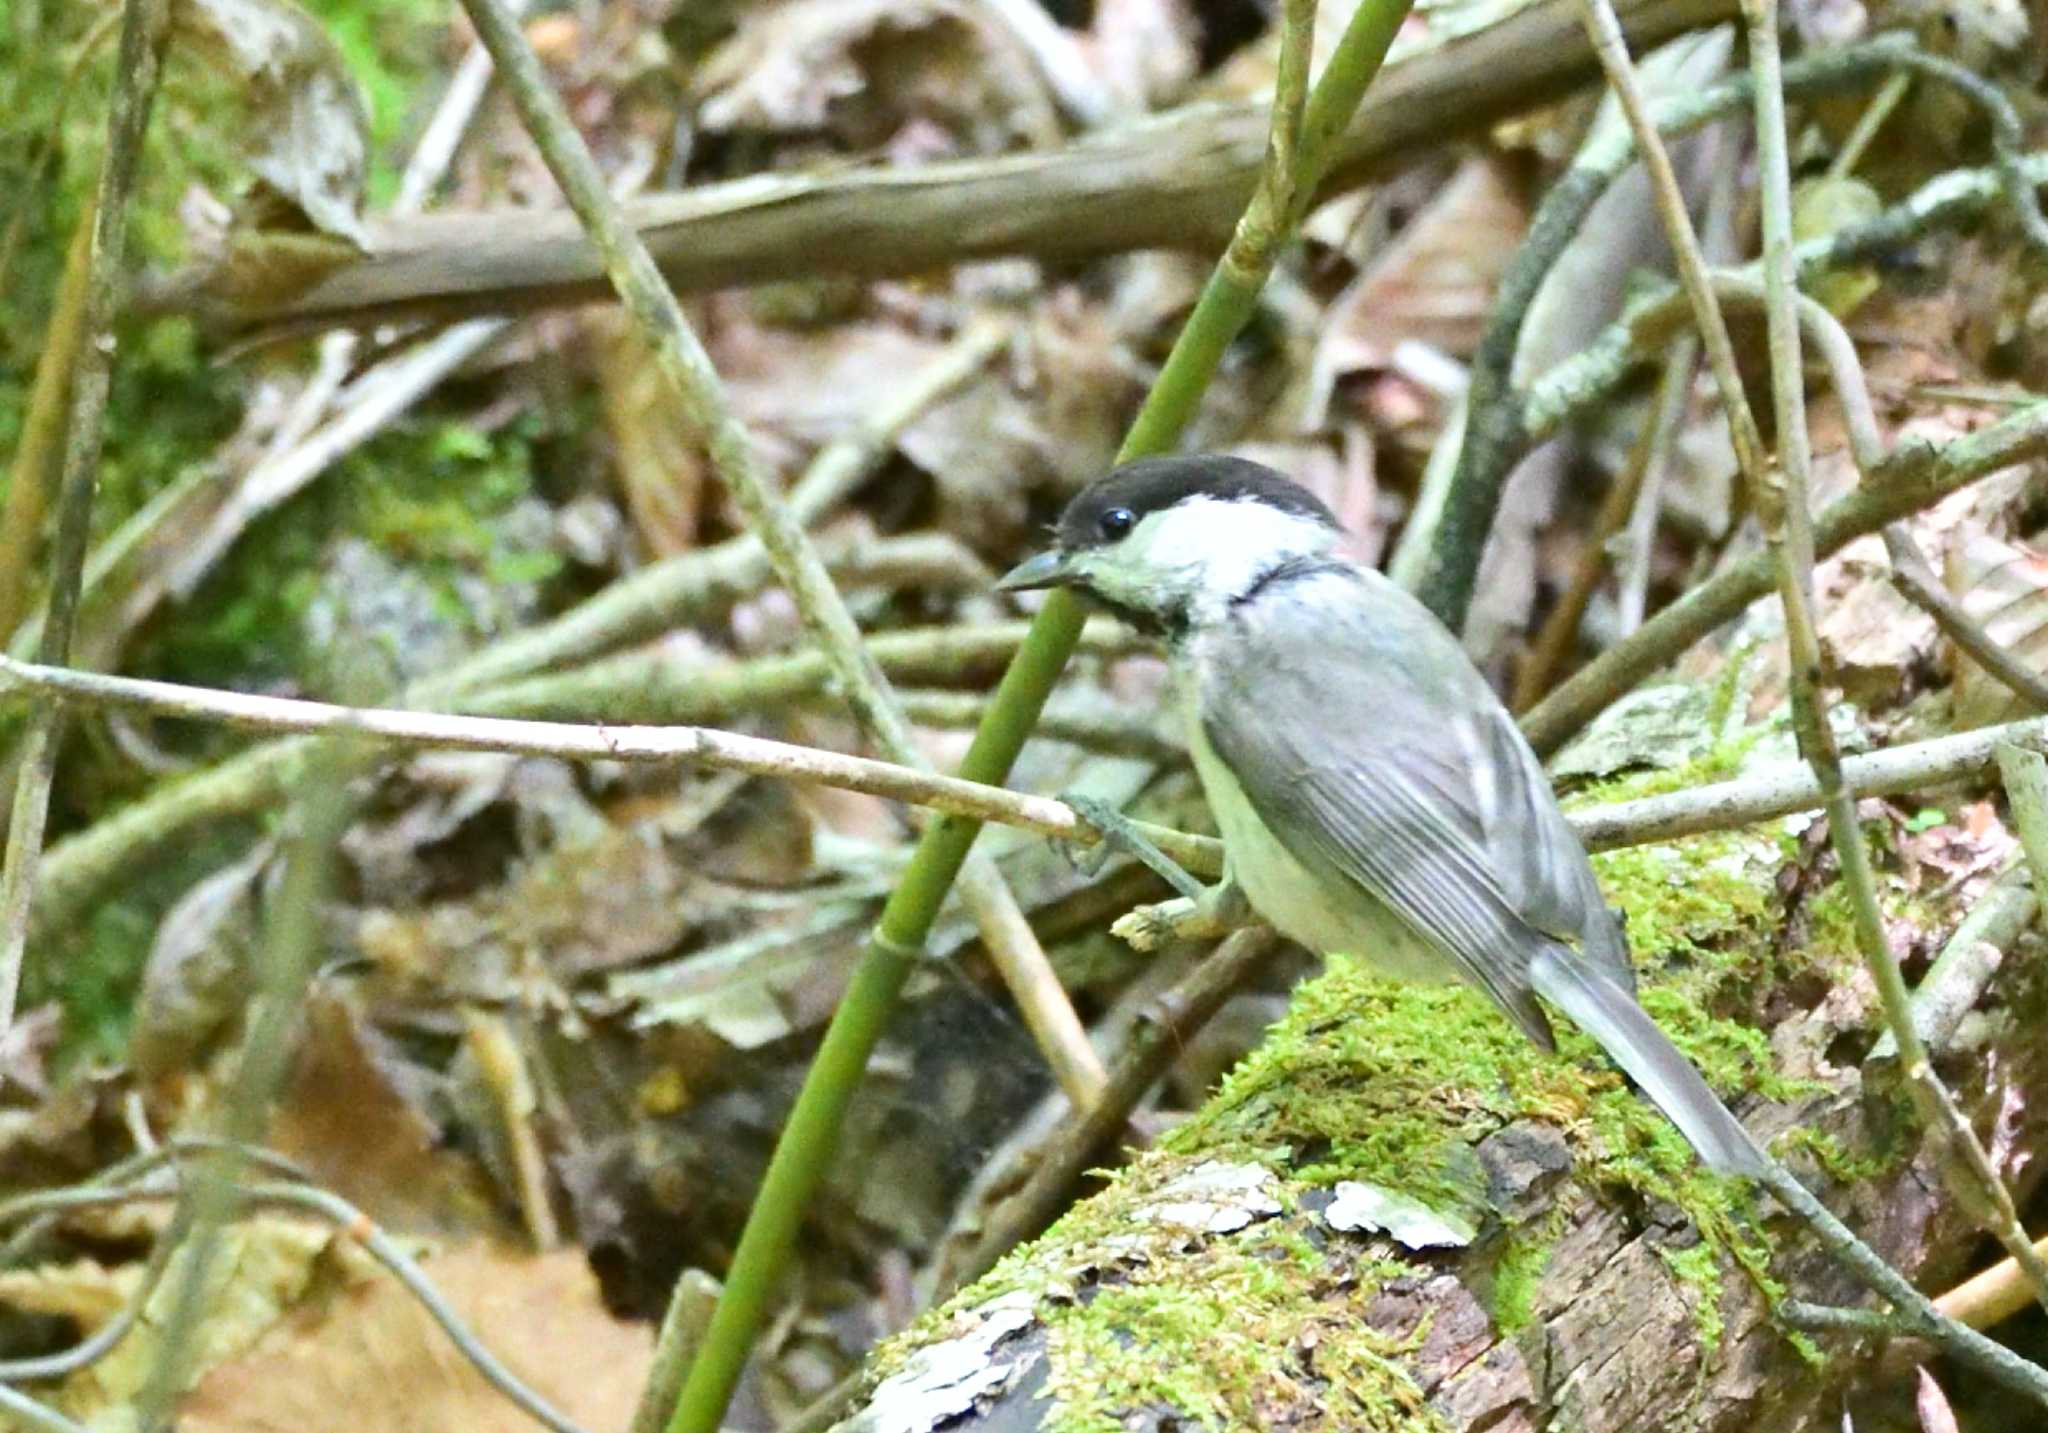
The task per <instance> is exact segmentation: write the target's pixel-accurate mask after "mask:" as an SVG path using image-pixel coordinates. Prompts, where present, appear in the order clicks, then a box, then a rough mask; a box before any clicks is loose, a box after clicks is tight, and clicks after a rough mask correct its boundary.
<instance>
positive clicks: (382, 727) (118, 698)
mask: <svg viewBox="0 0 2048 1433" xmlns="http://www.w3.org/2000/svg"><path fill="white" fill-rule="evenodd" d="M4 682H11V683H17V684H22V685H28V686H34V687H37V688H42V689H47V690H49V691H51V692H52V693H54V694H56V695H59V696H61V697H63V698H64V699H66V700H72V701H80V702H88V703H93V704H103V705H112V706H123V707H129V708H132V709H136V710H143V711H151V712H156V713H160V714H162V715H166V716H178V717H187V718H191V719H194V720H200V721H217V722H221V723H223V724H225V725H231V726H237V727H243V728H246V729H250V730H256V731H273V732H289V733H293V734H297V735H302V736H314V735H318V734H321V733H325V732H331V731H335V730H348V731H351V732H353V733H355V734H357V735H359V736H360V737H361V738H363V739H365V740H374V741H383V742H388V743H390V744H393V745H397V746H417V747H444V748H448V749H452V750H469V751H504V752H517V753H520V754H522V755H531V756H555V757H560V758H562V759H564V760H570V761H597V760H603V761H618V762H625V763H651V764H663V763H694V764H698V765H702V766H707V767H715V768H720V769H727V770H740V771H750V772H753V773H755V774H757V775H761V776H768V777H775V778H780V779H786V780H793V781H811V782H817V783H818V784H821V785H830V786H838V787H843V788H844V789H846V790H849V791H861V792H865V793H867V794H869V795H873V796H880V797H883V798H885V799H888V800H892V801H902V802H906V803H910V804H914V805H920V806H925V807H928V808H930V809H932V810H935V811H951V812H956V813H958V814H960V815H963V816H969V817H972V818H973V819H976V820H983V821H995V822H999V823H1001V824H1003V825H1007V826H1014V827H1016V828H1018V829H1019V830H1026V831H1033V832H1036V833H1038V834H1040V835H1044V836H1048V837H1051V838H1053V839H1055V840H1061V841H1072V842H1076V843H1081V844H1088V843H1090V842H1092V841H1093V840H1094V839H1095V833H1094V832H1093V829H1092V828H1091V827H1090V826H1089V825H1088V823H1087V821H1086V819H1085V818H1083V817H1082V816H1081V815H1080V814H1079V813H1077V812H1076V811H1074V810H1073V808H1071V807H1069V806H1067V805H1066V804H1065V803H1063V802H1060V801H1057V800H1054V799H1052V798H1050V797H1045V796H1031V795H1027V794H1025V793H1023V792H1017V791H1012V790H1010V789H1008V788H1007V787H1001V786H984V785H981V784H979V783H977V782H972V781H966V780H963V779H961V778H959V777H953V776H945V775H939V774H935V773H931V772H924V771H918V770H914V769H912V768H910V767H903V766H896V765H893V764H891V763H889V762H884V761H877V760H874V759H873V758H870V757H859V756H847V755H844V754H842V753H839V752H830V751H821V750H818V749H816V748H813V747H806V746H796V745H793V744H790V743H786V742H777V741H770V740H768V739H766V738H762V737H754V736H746V735H742V734H740V733H736V732H724V731H718V730H715V729H713V728H708V727H695V726H680V727H679V726H636V725H619V726H592V725H578V724H573V723H567V722H549V721H531V720H519V719H513V718H507V717H475V716H453V715H446V714H441V713H434V712H420V711H413V710H409V709H396V708H358V707H339V706H330V705H328V704H326V703H323V702H308V701H300V700H297V699H293V698H286V697H266V696H256V695H251V694H248V693H242V692H224V691H213V690H210V689H207V688H202V687H183V686H178V685H176V684H174V683H170V682H157V681H150V680H145V679H142V678H136V677H118V676H109V675H106V674H103V673H98V672H79V671H74V670H71V669H69V668H44V667H37V666H34V665H33V664H30V663H25V662H17V661H14V660H13V659H11V658H0V683H4ZM2008 742H2009V743H2011V744H2013V745H2015V746H2019V747H2022V748H2024V749H2026V750H2029V751H2048V717H2029V718H2026V719H2025V720H2022V721H2014V722H2006V723H2003V724H2001V725H1998V726H1991V727H1984V728H1981V729H1979V730H1977V731H1969V732H1961V733H1958V734H1955V735H1952V736H1943V737H1933V738H1930V739H1928V740H1926V741H1918V742H1908V743H1906V744H1904V745H1901V746H1894V747H1889V748H1886V749H1885V750H1882V751H1876V752H1870V753H1866V754H1863V755H1856V756H1849V757H1845V758H1844V759H1843V762H1842V779H1843V783H1844V785H1845V786H1846V787H1847V789H1848V790H1849V791H1850V792H1851V793H1853V794H1854V795H1855V796H1856V797H1858V798H1859V799H1860V798H1862V797H1866V796H1898V795H1903V794H1905V793H1908V792H1912V791H1921V790H1925V789H1927V788H1928V787H1930V786H1937V785H1941V784H1943V783H1945V782H1952V781H1958V780H1964V779H1968V778H1973V777H1976V776H1979V775H1981V774H1983V773H1985V772H1987V771H1989V770H1990V769H1992V767H1993V766H1994V765H1995V764H1996V761H1997V752H1998V747H1999V745H2000V743H2008ZM1821 804H1822V796H1821V791H1820V788H1819V786H1818V784H1817V783H1816V781H1815V779H1814V776H1813V772H1812V770H1811V768H1809V767H1808V766H1806V765H1805V764H1804V763H1803V762H1796V761H1793V762H1782V763H1778V764H1777V765H1775V766H1772V767H1766V768H1764V769H1762V770H1760V771H1756V772H1752V773H1751V774H1749V775H1747V776H1740V777H1735V778H1733V779H1730V780H1727V781H1719V782H1712V783H1709V784H1707V785H1704V786H1694V787H1688V788H1687V789H1685V790H1683V791H1675V792H1670V793H1666V794H1664V795H1660V796H1641V797H1635V798H1633V799H1630V800H1626V801H1616V802H1611V803H1608V804H1605V805H1601V806H1593V807H1581V808H1578V809H1576V810H1573V811H1571V812H1570V813H1568V814H1569V817H1570V820H1571V823H1572V827H1573V829H1574V830H1575V831H1577V832H1578V833H1579V837H1580V839H1581V840H1583V841H1584V842H1585V843H1586V844H1587V846H1588V847H1590V848H1591V849H1593V850H1596V851H1606V850H1613V849H1616V848H1618V847H1624V846H1640V845H1649V844H1652V843H1658V842H1667V841H1674V840H1678V839H1680V838H1682V837H1685V836H1694V835H1699V834H1702V833H1704V832H1709V831H1726V830H1733V829H1736V828H1738V827H1742V826H1751V825H1756V824H1758V823H1760V822H1764V821H1769V820H1772V819H1774V818H1777V817H1781V816H1789V815H1791V814H1793V813H1795V812H1799V811H1811V810H1814V809H1815V808H1817V807H1818V806H1820V805H1821ZM1138 829H1139V830H1140V831H1141V832H1142V833H1143V834H1144V835H1145V836H1146V837H1147V838H1148V839H1150V840H1151V841H1153V842H1154V843H1155V844H1157V845H1158V846H1159V847H1160V849H1162V850H1163V851H1165V852H1166V853H1167V854H1168V855H1170V856H1172V857H1173V859H1174V860H1175V861H1177V862H1178V863H1180V864H1181V865H1183V866H1185V867H1186V868H1187V869H1188V870H1189V871H1191V872H1193V873H1195V874H1197V875H1205V876H1214V875H1216V874H1218V873H1219V872H1220V870H1221V847H1220V846H1219V845H1218V844H1217V843H1216V842H1215V841H1214V840H1213V838H1209V837H1199V836H1190V835H1188V834H1187V833H1185V832H1179V831H1174V830H1172V829H1170V828H1168V827H1164V826H1156V825H1151V824H1146V823H1140V825H1139V827H1138Z"/></svg>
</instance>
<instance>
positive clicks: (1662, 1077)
mask: <svg viewBox="0 0 2048 1433" xmlns="http://www.w3.org/2000/svg"><path fill="white" fill-rule="evenodd" d="M1529 982H1530V984H1531V985H1533V986H1534V987H1535V988H1536V993H1537V994H1539V995H1541V996H1542V997H1543V998H1544V999H1546V1000H1548V1001H1550V1002H1551V1003H1552V1004H1553V1005H1556V1006H1557V1007H1558V1008H1559V1009H1560V1010H1562V1011H1564V1013H1565V1014H1567V1015H1569V1016H1571V1018H1572V1020H1573V1022H1574V1023H1575V1024H1577V1025H1578V1027H1579V1028H1580V1029H1582V1030H1584V1031H1585V1032H1586V1033H1587V1034H1588V1035H1591V1036H1592V1037H1593V1038H1594V1039H1595V1040H1597V1041H1598V1042H1599V1043H1600V1048H1601V1049H1603V1050H1605V1051H1606V1052H1607V1053H1608V1055H1609V1056H1611V1057H1612V1058H1613V1060H1614V1062H1615V1063H1616V1064H1617V1065H1619V1066H1621V1068H1622V1069H1624V1070H1626V1071H1627V1072H1628V1075H1629V1078H1631V1079H1632V1080H1634V1081H1635V1082H1636V1084H1637V1085H1639V1086H1641V1087H1642V1091H1643V1093H1644V1094H1646V1095H1648V1096H1649V1097H1650V1100H1651V1102H1652V1103H1653V1104H1655V1105H1656V1106H1657V1108H1658V1109H1660V1110H1662V1111H1663V1112H1664V1115H1665V1117H1666V1118H1667V1119H1669V1120H1670V1121H1671V1122H1672V1123H1673V1124H1675V1125H1677V1126H1678V1132H1679V1133H1680V1134H1682V1135H1684V1136H1685V1137H1686V1140H1687V1141H1688V1142H1689V1143H1690V1144H1691V1145H1692V1147H1693V1148H1694V1149H1695V1150H1697V1151H1699V1156H1700V1158H1701V1159H1702V1160H1704V1161H1706V1163H1707V1165H1708V1166H1709V1167H1710V1168H1713V1169H1716V1170H1719V1171H1720V1172H1722V1173H1723V1174H1742V1175H1748V1176H1751V1177H1755V1176H1757V1175H1759V1174H1761V1173H1762V1172H1763V1171H1764V1170H1765V1169H1767V1168H1769V1167H1770V1165H1771V1158H1770V1156H1769V1155H1767V1154H1765V1153H1764V1152H1763V1150H1762V1148H1761V1147H1759V1146H1758V1144H1757V1142H1756V1141H1755V1140H1754V1139H1751V1138H1750V1135H1749V1131H1748V1130H1746V1129H1744V1128H1743V1127H1742V1122H1741V1121H1740V1120H1738V1119H1736V1118H1735V1116H1734V1115H1733V1114H1731V1113H1729V1110H1728V1107H1727V1106H1726V1105H1724V1104H1722V1103H1721V1098H1720V1096H1718V1095H1716V1094H1715V1093H1714V1092H1713V1090H1712V1089H1711V1088H1710V1087H1709V1086H1708V1084H1707V1082H1706V1081H1705V1080H1704V1079H1702V1078H1700V1072H1699V1071H1698V1070H1696V1069H1694V1068H1693V1065H1692V1062H1691V1061H1690V1060H1688V1059H1686V1058H1685V1056H1684V1055H1682V1054H1680V1053H1679V1051H1678V1047H1677V1046H1676V1045H1673V1044H1672V1043H1671V1040H1670V1037H1668V1036H1667V1035H1665V1033H1664V1032H1663V1031H1662V1030H1660V1029H1658V1028H1657V1022H1656V1021H1654V1020H1652V1019H1651V1018H1650V1016H1649V1014H1648V1012H1647V1011H1645V1010H1644V1009H1643V1007H1642V1006H1641V1005H1640V1004H1638V1003H1637V1001H1636V998H1635V996H1633V995H1631V994H1630V993H1629V992H1628V991H1626V990H1624V989H1622V987H1621V985H1620V983H1619V982H1617V981H1615V980H1614V979H1612V978H1611V977H1609V976H1607V975H1605V974H1603V973H1602V972H1600V971H1599V970H1596V969H1591V968H1589V967H1588V966H1587V964H1586V963H1585V961H1584V959H1583V958H1582V957H1579V956H1577V955H1576V954H1575V953H1574V952H1572V951H1570V950H1568V949H1566V948H1565V947H1563V946H1550V947H1547V948H1545V949H1544V951H1543V952H1542V953H1541V954H1539V955H1538V956H1537V957H1536V959H1535V960H1534V961H1533V962H1531V964H1530V967H1529Z"/></svg>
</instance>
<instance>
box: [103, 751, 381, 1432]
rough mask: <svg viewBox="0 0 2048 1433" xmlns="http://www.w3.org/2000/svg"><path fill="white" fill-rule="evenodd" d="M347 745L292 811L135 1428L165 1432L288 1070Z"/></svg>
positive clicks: (336, 836)
mask: <svg viewBox="0 0 2048 1433" xmlns="http://www.w3.org/2000/svg"><path fill="white" fill-rule="evenodd" d="M350 745H351V744H350V743H348V742H347V738H345V737H344V738H335V739H333V740H332V742H331V743H330V744H328V745H325V746H323V747H321V748H319V750H318V752H317V755H316V757H315V759H314V762H313V769H312V770H311V771H310V772H309V776H310V778H311V779H310V780H309V781H308V782H307V784H306V788H305V789H306V790H307V791H308V792H310V793H312V794H311V795H310V796H309V797H308V798H307V800H305V801H304V802H303V803H301V805H300V806H299V808H298V811H297V822H298V828H299V829H298V830H297V831H296V832H295V833H294V835H293V837H292V840H291V842H290V849H289V855H288V857H287V859H286V862H285V876H284V882H283V884H282V886H281V888H280V889H279V891H278V896H277V905H276V907H275V910H274V912H273V914H272V916H271V918H270V921H269V928H268V931H267V932H266V937H265V941H264V950H263V962H262V968H261V984H260V987H259V988H258V990H257V991H256V999H255V1003H254V1008H253V1013H252V1014H251V1016H250V1018H249V1022H248V1029H247V1031H246V1033H244V1035H243V1036H242V1052H241V1059H240V1062H239V1063H238V1065H237V1067H236V1070H235V1082H234V1085H233V1087H232V1088H231V1089H230V1091H229V1093H228V1098H227V1103H226V1107H225V1109H224V1111H223V1113H222V1116H221V1130H220V1133H221V1136H222V1137H223V1138H224V1139H225V1140H226V1141H227V1142H228V1147H226V1148H223V1149H221V1150H220V1151H218V1152H217V1153H215V1154H214V1155H212V1156H211V1157H210V1158H207V1159H203V1160H199V1161H196V1162H195V1164H194V1167H193V1171H192V1178H191V1182H190V1183H189V1184H188V1185H187V1186H186V1188H185V1191H184V1194H183V1195H182V1197H181V1198H180V1200H179V1207H180V1216H181V1217H182V1218H184V1219H187V1220H189V1221H190V1227H191V1234H190V1236H189V1237H188V1238H187V1240H186V1242H185V1246H184V1264H183V1267H182V1268H181V1269H180V1270H179V1271H178V1274H177V1278H176V1283H175V1284H174V1285H173V1287H172V1289H171V1297H170V1309H169V1312H168V1313H167V1314H166V1315H165V1318H164V1322H163V1326H162V1328H161V1330H160V1334H159V1342H158V1346H157V1352H156V1356H155V1362H154V1365H153V1366H152V1368H151V1369H150V1374H149V1378H148V1381H147V1382H146V1383H144V1384H143V1386H142V1389H141V1391H140V1393H139V1395H138V1397H137V1399H136V1406H137V1410H138V1417H137V1420H136V1421H137V1426H138V1427H141V1428H146V1429H155V1428H161V1427H164V1426H166V1415H167V1414H168V1413H169V1411H170V1409H171V1407H172V1405H173V1404H174V1403H175V1402H176V1401H177V1399H178V1398H179V1396H180V1395H182V1394H183V1393H184V1391H185V1386H186V1383H187V1382H188V1380H189V1379H190V1377H191V1374H192V1360H193V1357H194V1349H193V1345H194V1343H195V1342H196V1340H197V1336H198V1334H199V1330H200V1325H201V1323H202V1322H203V1321H204V1319H205V1317H206V1313H207V1307H208V1305H209V1304H210V1303H211V1302H212V1301H213V1298H214V1295H215V1293H216V1292H217V1290H216V1288H215V1272H214V1271H215V1268H216V1266H217V1264H218V1263H219V1260H220V1254H221V1233H222V1230H223V1228H224V1226H225V1225H226V1223H227V1221H228V1219H229V1218H230V1216H231V1215H232V1214H233V1212H234V1209H235V1206H236V1204H237V1202H238V1197H239V1196H238V1195H237V1192H236V1190H237V1185H238V1183H239V1181H240V1179H241V1176H242V1174H243V1171H244V1169H245V1167H246V1166H247V1164H248V1160H247V1158H246V1157H245V1156H244V1155H243V1154H242V1153H241V1151H242V1150H243V1149H245V1148H248V1147H251V1146H255V1145H260V1144H261V1143H262V1138H263V1129H264V1126H265V1124H266V1123H267V1121H268V1120H269V1117H270V1109H271V1104H272V1102H273V1101H274V1100H275V1099H276V1096H277V1092H278V1089H279V1088H280V1087H281V1086H282V1085H283V1083H284V1078H285V1074H286V1072H287V1071H288V1070H289V1069H290V1064H291V1056H292V1052H293V1050H294V1049H295V1042H294V1041H293V1039H292V1030H293V1027H294V1026H295V1025H296V1024H297V1023H298V1018H299V1011H300V1007H301V1004H302V1002H303V1000H304V996H305V992H306V986H307V985H308V984H309V983H310V982H311V980H312V978H313V972H314V970H315V969H316V968H317V966H318V964H319V961H320V957H321V954H322V952H323V950H324V948H325V947H324V945H323V931H322V927H321V908H322V906H323V904H324V902H325V900H326V895H327V890H328V886H329V884H330V881H331V877H332V875H333V869H334V852H335V848H336V846H337V845H338V844H339V843H340V841H341V835H342V832H343V831H345V830H346V829H347V828H348V823H349V819H350V817H351V816H352V815H353V814H354V805H353V803H352V802H351V801H350V799H349V796H348V781H349V777H350V776H351V775H353V774H354V772H355V769H356V767H357V766H358V765H359V764H360V760H361V758H360V757H357V756H355V755H354V754H352V753H351V752H350V750H349V746H350Z"/></svg>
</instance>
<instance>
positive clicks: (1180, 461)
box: [1056, 453, 1338, 552]
mask: <svg viewBox="0 0 2048 1433" xmlns="http://www.w3.org/2000/svg"><path fill="white" fill-rule="evenodd" d="M1189 497H1205V498H1217V499H1220V500H1222V501H1226V502H1228V501H1231V500H1233V499H1239V498H1243V499H1249V500H1253V501H1257V502H1263V503H1268V504H1270V505H1272V506H1273V507H1276V508H1279V509H1280V510H1281V511H1283V512H1290V513H1296V514H1299V515H1300V516H1302V517H1309V518H1314V519H1315V520H1316V521H1318V522H1321V523H1326V524H1328V525H1329V526H1330V527H1332V528H1335V527H1337V526H1338V522H1337V518H1336V515H1335V514H1333V513H1332V512H1331V511H1330V510H1329V508H1327V507H1326V506H1324V505H1323V501H1322V499H1320V498H1318V497H1317V496H1316V495H1315V494H1314V493H1312V492H1310V491H1309V490H1308V489H1307V488H1304V487H1303V486H1301V484H1299V483H1297V482H1295V481H1294V480H1293V479H1291V478H1288V477H1285V476H1283V475H1282V474H1280V473H1277V472H1275V471H1273V469H1271V468H1269V467H1267V466H1265V465H1264V464H1263V463H1254V462H1253V461H1251V460H1250V459H1249V458H1232V457H1228V456H1226V455H1224V454H1221V453H1189V454H1178V455H1175V456H1172V457H1165V458H1140V459H1138V460H1137V461H1136V462H1134V463H1125V464H1124V465H1123V466H1122V467H1120V468H1117V469H1114V470H1113V471H1111V472H1110V473H1109V474H1107V475H1106V476H1104V477H1101V478H1098V479H1096V481H1094V482H1093V483H1090V484H1089V485H1088V486H1087V487H1086V488H1083V489H1082V490H1081V492H1080V493H1079V494H1078V495H1077V496H1076V497H1075V498H1074V500H1073V501H1072V502H1070V503H1068V504H1067V507H1066V511H1065V512H1063V513H1061V514H1060V520H1059V526H1058V528H1057V529H1056V533H1057V538H1058V543H1059V546H1060V547H1061V548H1062V549H1063V550H1065V551H1069V552H1071V551H1073V550H1075V549H1077V548H1084V547H1092V546H1095V545H1096V544H1099V543H1102V542H1104V541H1106V540H1107V538H1106V537H1105V535H1104V532H1103V526H1102V516H1103V514H1104V513H1107V512H1109V511H1111V510H1112V509H1115V508H1128V509H1129V510H1130V512H1131V514H1132V516H1134V517H1135V518H1137V519H1138V521H1140V522H1143V521H1144V520H1145V515H1146V514H1147V513H1155V512H1159V511H1161V510H1162V509H1164V508H1170V507H1172V506H1173V505H1174V504H1175V503H1177V502H1179V501H1180V500H1181V499H1183V498H1189Z"/></svg>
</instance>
